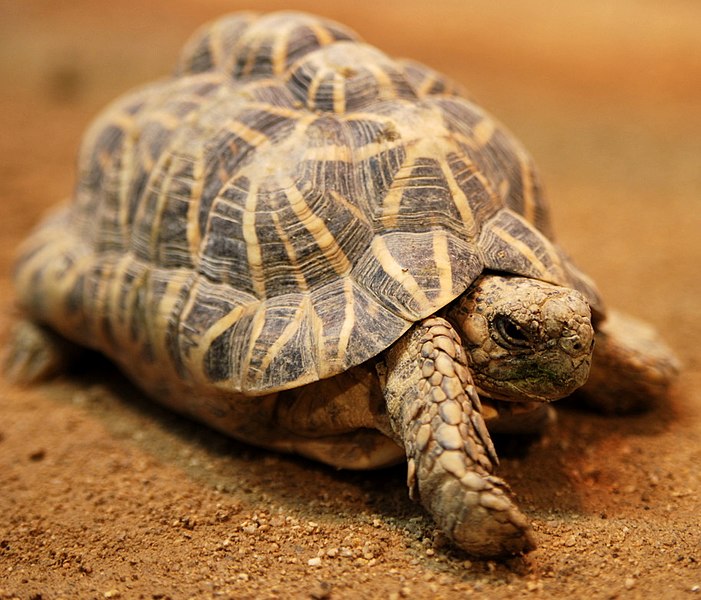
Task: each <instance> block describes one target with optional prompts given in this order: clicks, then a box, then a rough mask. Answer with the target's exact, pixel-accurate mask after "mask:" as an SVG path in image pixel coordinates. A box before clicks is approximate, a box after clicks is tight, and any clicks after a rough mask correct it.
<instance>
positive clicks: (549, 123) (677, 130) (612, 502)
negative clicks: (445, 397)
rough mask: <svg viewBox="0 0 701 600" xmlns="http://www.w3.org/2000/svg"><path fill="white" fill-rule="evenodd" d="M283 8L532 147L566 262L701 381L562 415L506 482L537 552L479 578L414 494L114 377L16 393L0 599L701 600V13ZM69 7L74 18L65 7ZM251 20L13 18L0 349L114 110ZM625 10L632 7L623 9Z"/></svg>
mask: <svg viewBox="0 0 701 600" xmlns="http://www.w3.org/2000/svg"><path fill="white" fill-rule="evenodd" d="M346 4H348V5H351V4H352V8H351V7H350V6H346V5H345V4H344V6H341V5H338V6H336V5H334V4H333V3H326V2H321V1H317V2H315V1H312V0H308V1H306V2H303V1H301V0H297V1H295V0H291V1H290V2H288V3H286V4H283V3H280V2H273V1H266V2H260V3H258V4H257V5H256V8H259V9H265V10H268V9H274V8H283V7H286V6H287V7H294V8H301V9H306V10H312V11H315V12H322V13H324V14H326V15H328V16H331V17H334V18H337V19H340V20H342V21H345V22H346V23H348V24H349V25H351V26H352V27H354V28H355V29H357V30H358V31H359V32H360V33H361V34H362V35H363V36H364V37H365V38H366V39H367V40H368V41H370V42H372V43H374V44H376V45H379V46H381V47H382V48H384V49H385V50H387V51H389V52H390V53H393V54H398V55H403V56H411V57H413V58H417V59H419V60H423V61H425V62H428V63H430V64H432V65H433V66H434V67H437V68H439V69H441V70H443V71H446V72H448V73H449V74H450V75H452V76H453V77H455V78H456V79H458V80H459V81H460V82H462V83H463V84H465V85H466V87H468V88H469V89H470V90H471V92H472V93H473V95H474V96H475V97H476V98H478V99H479V100H480V101H481V102H482V103H483V104H484V105H486V106H488V107H489V108H490V110H491V111H492V112H494V113H495V114H497V115H498V116H499V117H500V119H501V120H502V121H504V122H506V123H507V124H508V125H509V126H510V127H511V128H512V130H513V131H515V132H516V133H517V134H518V135H519V137H521V139H522V140H523V141H524V142H525V144H526V146H527V147H529V148H530V149H531V151H532V152H533V154H534V155H535V157H536V160H537V162H538V163H539V165H540V168H541V171H542V172H543V175H544V179H545V182H546V184H547V187H548V191H549V195H550V197H551V200H552V202H553V205H554V210H555V220H556V226H557V229H558V233H559V236H560V240H561V242H562V243H563V245H564V246H566V247H567V248H568V249H569V251H570V252H571V253H572V254H573V255H574V256H575V257H577V259H578V262H579V263H580V265H581V266H582V267H584V268H585V269H586V270H587V271H588V272H590V273H591V274H592V275H593V276H594V277H595V278H596V279H597V281H598V282H599V284H600V287H601V288H602V290H603V291H604V293H605V295H606V297H607V299H608V301H609V303H610V304H612V305H616V306H618V307H620V308H623V309H625V310H628V311H630V312H633V313H635V314H637V315H638V316H641V317H644V318H646V319H648V320H649V321H651V322H653V323H654V324H655V325H656V326H657V327H658V328H659V329H660V330H662V331H664V332H665V335H666V337H667V338H668V341H669V342H670V343H671V344H672V345H673V346H674V347H675V348H676V350H677V351H678V353H679V356H680V357H681V359H682V361H683V363H684V373H683V375H682V377H681V378H680V381H679V384H678V386H677V387H676V389H675V390H674V392H673V394H672V397H671V398H670V400H669V404H668V405H666V406H662V407H658V408H656V409H655V410H653V411H651V412H649V413H647V414H644V415H639V416H633V417H626V418H614V419H609V418H604V417H601V416H597V415H592V414H589V413H586V412H582V411H578V410H573V409H568V410H560V411H559V422H558V424H557V427H556V428H555V429H554V430H553V431H551V432H550V433H549V434H548V435H546V436H545V437H544V438H543V439H541V440H539V441H536V442H535V443H533V444H532V445H530V446H524V445H523V444H519V443H515V442H511V443H507V444H505V445H504V446H503V447H502V457H503V460H502V468H501V474H502V475H503V476H504V477H505V478H506V479H507V480H509V481H510V482H511V483H512V485H513V488H514V491H515V492H516V494H517V496H518V498H519V500H520V502H521V505H522V506H523V507H524V509H525V510H526V512H527V513H528V514H529V516H530V517H531V518H532V519H533V522H534V527H535V529H536V532H537V535H538V538H539V543H540V545H539V548H538V549H537V550H536V551H534V552H533V553H531V554H530V555H528V556H527V557H524V558H516V559H513V560H510V561H506V562H503V563H501V562H490V561H477V560H470V558H469V557H467V556H465V555H464V554H461V553H459V552H457V551H455V550H453V549H452V548H451V547H450V546H449V545H447V544H446V543H445V540H443V539H442V538H441V536H439V535H436V534H435V532H434V529H433V527H432V525H431V522H430V521H429V520H428V519H427V518H426V517H425V515H424V513H423V512H422V511H421V509H420V508H419V507H418V506H417V505H415V504H413V503H412V502H411V501H410V500H409V499H408V498H407V494H406V490H405V484H404V477H405V476H404V470H403V469H402V468H396V469H391V470H388V471H383V472H374V473H348V472H335V471H333V470H331V469H328V468H325V467H323V466H319V465H317V464H314V463H312V462H309V461H305V460H301V459H298V458H295V457H287V456H280V455H276V454H273V453H269V452H265V451H262V450H258V449H255V448H251V447H246V446H243V445H241V444H238V443H236V442H234V441H231V440H228V439H226V438H224V437H222V436H220V435H218V434H216V433H213V432H212V431H210V430H209V429H207V428H205V427H202V426H199V425H197V424H195V423H191V422H188V421H186V420H184V419H181V418H179V417H177V416H175V415H173V414H171V413H169V412H167V411H165V410H162V409H160V408H158V407H156V406H154V405H153V404H152V403H150V402H149V401H148V400H146V399H144V398H143V397H142V395H140V394H139V392H138V391H136V390H135V389H134V388H132V387H131V386H130V385H129V384H128V383H126V382H125V381H124V380H123V379H122V378H121V376H120V375H119V374H118V373H117V372H116V371H115V370H114V369H112V368H111V367H110V366H109V365H106V364H99V365H94V366H93V368H91V369H90V370H88V371H87V372H86V373H82V374H78V375H75V376H72V377H65V378H61V379H59V380H57V381H54V382H51V383H49V384H46V385H43V386H40V387H35V388H32V389H17V388H13V387H10V386H8V385H7V384H6V383H4V382H0V598H3V599H9V598H22V599H25V598H26V599H29V598H32V599H40V598H41V599H43V600H47V599H57V598H67V599H68V598H153V599H165V598H174V599H175V598H189V597H193V598H210V597H211V598H215V597H216V598H219V597H223V598H227V597H230V598H288V597H289V598H317V599H319V598H332V599H338V598H448V597H461V596H466V597H475V598H480V597H484V598H521V597H528V598H531V597H532V598H565V597H571V598H579V597H588V598H649V597H656V598H691V597H694V595H695V594H701V567H700V565H699V563H700V562H701V529H700V528H699V508H700V507H699V500H698V497H699V494H700V493H701V476H699V465H700V464H701V344H700V342H699V340H701V307H700V306H699V298H700V297H701V277H700V276H699V275H700V272H699V264H701V241H699V228H700V227H699V226H700V225H701V168H700V164H701V111H700V110H699V98H701V42H699V37H698V27H699V23H701V5H699V3H698V2H696V1H695V0H687V1H682V0H670V1H668V2H665V3H664V4H662V3H654V2H651V1H644V0H637V1H634V0H620V1H618V2H616V3H615V5H614V4H613V3H609V2H604V1H603V0H594V1H592V2H587V3H579V2H573V1H567V2H560V3H558V4H557V8H556V9H553V8H552V5H550V3H544V2H529V3H521V2H516V1H515V0H514V1H512V2H511V1H510V2H506V1H505V2H499V3H490V2H487V0H480V1H477V0H475V1H469V2H458V1H457V0H453V1H449V0H442V1H438V0H437V1H435V2H432V3H430V4H429V3H426V4H424V3H421V2H418V1H416V0H405V1H404V2H401V3H400V2H394V1H388V2H385V3H378V2H371V1H369V0H359V1H358V2H355V3H346ZM59 5H60V7H59ZM245 6H250V5H244V4H242V3H240V2H237V1H234V0H232V1H229V2H224V1H214V0H207V1H201V2H182V1H176V2H171V1H168V2H166V1H165V0H158V1H155V2H148V3H147V2H134V1H133V0H128V1H121V2H103V1H99V2H98V1H94V0H93V1H87V0H85V1H82V0H81V1H77V0H74V1H72V2H70V3H57V2H51V1H50V0H46V1H45V2H40V1H32V0H10V1H8V0H2V1H0V79H1V80H2V82H3V84H2V86H1V87H0V132H1V134H0V175H1V181H2V186H0V194H1V195H2V202H0V244H1V252H0V277H1V284H0V285H1V286H2V287H1V288H0V289H2V291H3V294H2V296H1V298H0V326H1V328H2V331H3V334H2V335H3V338H2V339H3V340H5V339H6V330H7V328H8V326H9V324H10V323H11V322H12V320H13V319H14V318H15V316H16V315H15V313H14V308H13V297H12V291H11V288H10V285H9V269H10V263H11V256H12V252H13V248H14V246H15V245H16V243H17V241H18V240H19V239H20V238H21V237H22V236H23V235H24V234H25V233H26V232H27V230H28V229H29V228H30V227H31V225H32V224H33V223H34V222H36V220H37V219H38V217H39V215H40V214H41V212H42V211H43V210H45V209H46V208H47V207H48V206H50V205H51V204H53V203H54V202H55V201H57V200H59V199H61V198H62V197H65V196H67V195H68V194H69V193H70V190H71V185H72V180H73V161H74V156H75V153H76V149H77V146H78V143H79V139H80V136H81V132H82V131H83V129H84V128H85V126H86V125H87V123H88V122H89V120H90V119H91V117H92V116H93V115H94V114H95V113H96V111H97V110H99V108H100V107H101V106H103V105H104V104H105V103H106V102H107V101H109V100H111V99H112V98H113V97H115V96H116V95H117V94H118V93H120V92H122V91H124V90H126V89H128V88H130V87H132V86H133V85H135V84H137V83H140V82H143V81H147V80H149V79H151V78H153V77H156V76H159V75H161V74H163V73H165V72H166V71H167V70H168V69H169V68H170V65H171V64H172V63H173V61H174V58H175V56H176V53H177V49H178V47H179V46H180V44H181V43H182V42H183V40H184V39H185V38H186V36H187V35H188V34H189V32H190V31H191V30H192V29H193V28H194V27H195V26H197V25H199V24H200V23H202V22H204V21H205V20H207V19H209V18H212V17H214V16H216V15H219V14H221V13H223V12H226V11H228V10H234V9H237V8H242V7H245ZM614 6H615V7H614Z"/></svg>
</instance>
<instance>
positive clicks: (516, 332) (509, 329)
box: [494, 315, 531, 348]
mask: <svg viewBox="0 0 701 600" xmlns="http://www.w3.org/2000/svg"><path fill="white" fill-rule="evenodd" d="M494 327H495V328H496V330H497V333H498V334H499V336H500V337H501V338H502V340H503V341H504V342H506V344H507V345H510V346H517V347H519V348H524V347H527V346H530V345H531V339H530V337H529V336H528V334H527V333H526V332H525V331H524V330H523V329H522V328H521V326H520V325H519V324H518V323H516V321H514V320H513V319H511V318H510V317H507V316H506V315H498V316H497V317H495V319H494Z"/></svg>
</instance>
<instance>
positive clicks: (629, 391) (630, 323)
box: [577, 311, 679, 414]
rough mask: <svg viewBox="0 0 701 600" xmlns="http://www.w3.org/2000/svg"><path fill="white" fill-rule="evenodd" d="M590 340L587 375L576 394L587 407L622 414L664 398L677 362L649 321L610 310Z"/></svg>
mask: <svg viewBox="0 0 701 600" xmlns="http://www.w3.org/2000/svg"><path fill="white" fill-rule="evenodd" d="M595 339H596V343H595V346H594V355H593V357H592V365H591V371H590V374H589V379H588V381H587V383H586V384H585V385H584V386H583V387H582V388H581V389H580V390H578V392H577V395H579V396H580V397H582V398H583V399H584V401H585V402H586V403H587V405H589V406H590V407H592V408H594V409H596V410H598V411H601V412H603V413H607V414H624V413H629V412H635V411H639V410H645V409H647V408H650V407H652V406H654V405H655V404H656V403H658V402H660V401H661V400H664V398H665V397H666V396H667V394H668V392H669V388H670V386H671V384H672V382H673V381H674V379H675V378H676V376H677V374H678V372H679V363H678V361H677V358H676V357H675V355H674V353H673V352H672V350H671V349H670V348H669V347H668V346H667V344H665V343H664V341H663V340H662V339H661V337H660V335H659V334H658V333H657V332H656V331H655V330H654V329H653V328H652V327H651V326H650V325H648V324H647V323H643V322H642V321H638V320H637V319H634V318H633V317H630V316H628V315H624V314H621V313H617V312H615V311H611V312H609V314H608V315H607V318H606V321H604V323H603V324H602V325H601V327H599V328H598V329H597V332H596V338H595Z"/></svg>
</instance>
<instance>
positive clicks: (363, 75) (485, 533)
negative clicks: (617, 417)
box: [7, 12, 677, 557]
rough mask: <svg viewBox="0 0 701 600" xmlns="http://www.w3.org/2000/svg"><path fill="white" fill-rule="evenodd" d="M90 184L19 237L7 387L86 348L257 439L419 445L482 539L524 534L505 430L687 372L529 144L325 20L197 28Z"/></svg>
mask: <svg viewBox="0 0 701 600" xmlns="http://www.w3.org/2000/svg"><path fill="white" fill-rule="evenodd" d="M77 179H78V180H77V185H76V187H75V190H74V194H73V197H72V200H71V201H70V202H69V203H67V204H65V205H62V206H60V207H59V208H58V209H56V210H55V211H54V212H53V213H52V214H51V215H49V216H48V217H47V218H46V219H45V220H44V222H43V223H41V224H40V225H39V226H38V228H37V229H36V230H35V231H34V232H33V233H32V234H31V235H30V236H29V238H28V239H27V240H26V241H25V242H24V243H23V245H22V246H21V248H20V250H19V257H18V260H17V263H16V268H15V273H14V280H15V284H16V289H17V297H18V303H19V305H20V307H21V310H22V311H23V312H24V315H25V317H24V319H23V320H22V321H20V323H19V324H18V326H17V328H16V331H15V334H14V338H13V341H12V349H11V351H10V354H9V359H8V362H7V368H8V370H9V372H10V374H12V375H13V376H14V377H15V379H16V380H18V381H35V380H38V379H41V378H43V377H48V376H50V375H53V374H55V373H57V372H59V371H60V370H61V369H63V368H64V367H65V366H66V365H67V364H68V363H70V362H71V361H75V360H77V356H79V352H78V348H80V347H87V348H90V349H95V350H98V351H100V352H102V353H104V354H105V355H107V356H108V357H110V358H111V359H112V360H113V361H114V362H116V363H117V364H118V365H119V367H120V368H121V369H122V370H123V371H124V372H125V373H126V374H127V376H128V377H130V378H131V379H132V380H133V381H134V382H136V384H137V385H138V386H140V387H141V388H142V389H143V390H145V392H147V393H148V394H149V395H150V396H152V397H153V398H154V399H156V400H157V401H160V402H161V403H163V404H165V405H167V406H169V407H172V408H174V409H176V410H177V411H180V412H182V413H185V414H187V415H190V416H192V417H194V418H196V419H199V420H200V421H203V422H204V423H207V424H209V425H210V426H212V427H214V428H216V429H218V430H221V431H223V432H225V433H226V434H229V435H231V436H233V437H235V438H238V439H240V440H243V441H245V442H248V443H251V444H256V445H259V446H263V447H267V448H271V449H275V450H279V451H284V452H293V453H298V454H301V455H304V456H307V457H311V458H314V459H317V460H319V461H322V462H324V463H327V464H329V465H333V466H334V467H340V468H346V469H369V468H379V467H384V466H386V465H391V464H395V463H397V462H400V461H404V460H406V461H407V465H408V477H407V479H408V487H409V491H410V494H411V495H412V497H414V498H418V499H420V501H421V503H422V504H423V505H424V507H425V508H426V509H427V510H428V512H429V513H430V514H431V516H432V517H433V519H434V520H435V522H436V523H437V525H438V527H439V528H440V529H441V530H442V531H443V532H444V533H445V534H446V535H447V536H448V537H449V538H450V539H452V540H453V541H454V542H455V543H456V544H457V545H458V546H460V547H461V548H463V549H464V550H466V551H467V552H469V553H471V554H473V555H475V556H482V557H498V556H508V555H514V554H519V553H524V552H527V551H529V550H530V549H532V548H533V547H534V546H535V540H534V536H533V533H532V530H531V526H530V524H529V520H528V519H527V517H526V516H525V515H524V514H523V512H522V511H521V510H520V509H519V508H518V506H517V504H516V501H515V499H514V497H513V494H512V493H511V492H510V490H509V487H508V485H507V484H506V482H505V481H503V480H502V479H500V478H499V477H497V476H496V475H495V469H496V467H497V464H498V458H497V454H496V451H495V448H494V445H493V443H492V440H491V437H490V431H495V430H497V431H501V432H506V433H510V432H520V431H525V430H538V429H540V428H542V427H543V424H544V423H546V422H547V421H548V418H547V410H548V409H547V407H548V403H549V402H550V401H553V400H556V399H559V398H562V397H565V396H568V395H570V394H571V393H572V392H574V391H575V390H576V389H577V388H579V387H580V386H582V385H584V384H585V383H586V382H587V379H588V378H589V382H590V383H589V384H588V385H586V386H585V387H584V388H583V389H584V390H585V392H586V394H587V396H588V397H589V398H590V399H591V402H592V403H593V404H595V405H597V406H598V407H599V408H601V409H603V410H606V411H610V412H616V411H623V410H628V409H631V408H637V407H641V406H644V405H647V404H650V403H651V402H653V401H657V400H658V399H660V398H663V397H664V396H665V395H666V393H667V390H668V388H669V385H670V383H671V382H672V381H673V379H674V376H675V373H676V371H677V367H676V362H675V359H674V355H673V354H672V352H671V351H670V350H669V349H668V348H667V346H665V345H664V343H663V342H662V341H661V340H660V338H659V336H658V335H657V334H656V333H655V332H654V331H653V330H652V329H651V328H649V327H648V326H647V325H645V324H641V323H640V322H638V321H635V320H634V319H632V318H630V317H626V316H623V315H618V313H612V312H611V311H607V310H606V309H605V307H604V304H603V302H602V300H601V297H600V294H599V293H598V291H597V288H596V286H595V284H594V283H593V282H592V281H591V280H590V279H589V278H588V277H587V276H586V275H585V274H583V273H582V272H581V271H580V270H579V269H577V268H576V267H575V265H574V264H573V262H572V260H571V259H570V258H569V257H568V256H567V255H566V254H565V252H564V251H563V250H562V249H561V248H560V247H559V246H558V245H557V243H556V242H555V241H554V236H553V231H552V227H551V222H550V216H549V208H548V205H547V203H546V201H545V198H544V195H543V192H542V189H541V185H540V182H539V178H538V175H537V173H536V170H535V167H534V165H533V162H532V159H531V158H530V156H529V155H528V154H527V152H526V151H525V150H524V149H523V147H522V146H521V145H520V143H519V142H518V141H517V140H516V139H515V138H514V137H513V136H512V135H511V134H510V133H509V132H508V131H507V130H506V129H505V128H504V127H503V126H502V125H501V124H499V123H498V122H497V121H496V120H494V119H493V118H492V117H491V116H489V115H488V114H487V113H486V112H485V111H484V110H483V109H482V108H480V107H479V106H477V105H476V104H475V103H474V102H473V101H471V100H469V99H468V98H467V95H466V94H465V93H464V92H463V91H462V89H461V88H460V86H458V85H456V84H455V83H453V82H451V81H450V80H449V79H448V78H446V77H445V76H443V75H441V74H439V73H437V72H436V71H434V70H432V69H430V68H428V67H426V66H424V65H422V64H419V63H417V62H413V61H409V60H395V59H392V58H390V57H388V56H386V55H385V54H383V53H382V52H381V51H379V50H377V49H375V48H374V47H371V46H369V45H367V44H365V43H363V42H362V41H361V39H360V38H359V37H358V36H357V35H356V34H355V33H354V32H353V31H351V30H349V29H348V28H346V27H344V26H342V25H340V24H338V23H335V22H332V21H329V20H326V19H322V18H317V17H314V16H311V15H307V14H303V13H296V12H280V13H272V14H264V15H261V14H258V13H253V12H245V13H236V14H233V15H229V16H224V17H222V18H220V19H218V20H216V21H214V22H213V23H210V24H208V25H206V26H204V27H202V28H200V29H199V30H198V31H197V32H196V33H195V34H194V35H193V37H192V38H191V39H190V41H189V42H188V43H187V45H186V46H185V48H184V50H183V52H182V54H181V56H180V58H179V61H178V63H177V67H176V68H175V71H174V74H173V75H172V76H170V77H168V78H165V79H163V80H160V81H157V82H155V83H151V84H149V85H146V86H144V87H142V88H140V89H138V90H136V91H134V92H131V93H129V94H127V95H126V96H124V97H123V98H121V99H119V100H117V101H116V102H115V103H114V104H113V105H111V106H110V107H109V108H107V109H106V111H105V112H104V113H103V114H102V115H100V116H99V117H98V118H97V119H96V121H95V122H94V124H93V125H92V126H91V127H90V128H89V130H88V131H87V133H86V135H85V138H84V140H83V143H82V147H81V151H80V154H79V161H78V178H77ZM594 341H596V345H594ZM590 370H591V375H590Z"/></svg>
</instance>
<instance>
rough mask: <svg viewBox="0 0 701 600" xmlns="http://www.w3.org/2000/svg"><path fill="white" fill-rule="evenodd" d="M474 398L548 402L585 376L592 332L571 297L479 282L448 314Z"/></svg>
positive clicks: (503, 280) (498, 279)
mask: <svg viewBox="0 0 701 600" xmlns="http://www.w3.org/2000/svg"><path fill="white" fill-rule="evenodd" d="M446 316H447V318H448V319H449V320H451V321H452V322H453V323H454V324H455V326H456V327H457V329H458V331H460V333H461V336H462V338H463V343H464V346H465V350H466V352H467V354H468V360H469V362H470V368H471V370H472V376H473V378H474V381H475V383H476V385H477V387H478V388H479V391H480V392H481V393H482V394H483V395H485V396H487V397H490V398H494V399H496V400H510V401H517V402H518V401H527V402H528V401H549V400H556V399H558V398H562V397H564V396H567V395H568V394H570V393H572V392H573V391H574V390H575V389H577V388H578V387H580V386H581V385H583V384H584V383H585V382H586V380H587V378H588V376H589V366H590V364H591V354H592V350H593V347H594V330H593V328H592V324H591V311H590V308H589V305H588V304H587V302H586V301H585V299H584V297H583V296H582V295H581V294H580V293H579V292H577V291H575V290H572V289H569V288H564V287H559V286H556V285H552V284H549V283H545V282H542V281H537V280H534V279H528V278H525V277H518V276H500V275H484V276H482V277H481V278H480V279H478V280H477V282H475V283H474V284H473V285H472V286H471V287H470V289H469V290H467V292H465V293H464V294H463V295H462V296H461V297H460V298H458V300H456V301H455V302H454V303H453V304H452V305H451V306H450V307H449V309H448V311H447V314H446Z"/></svg>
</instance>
